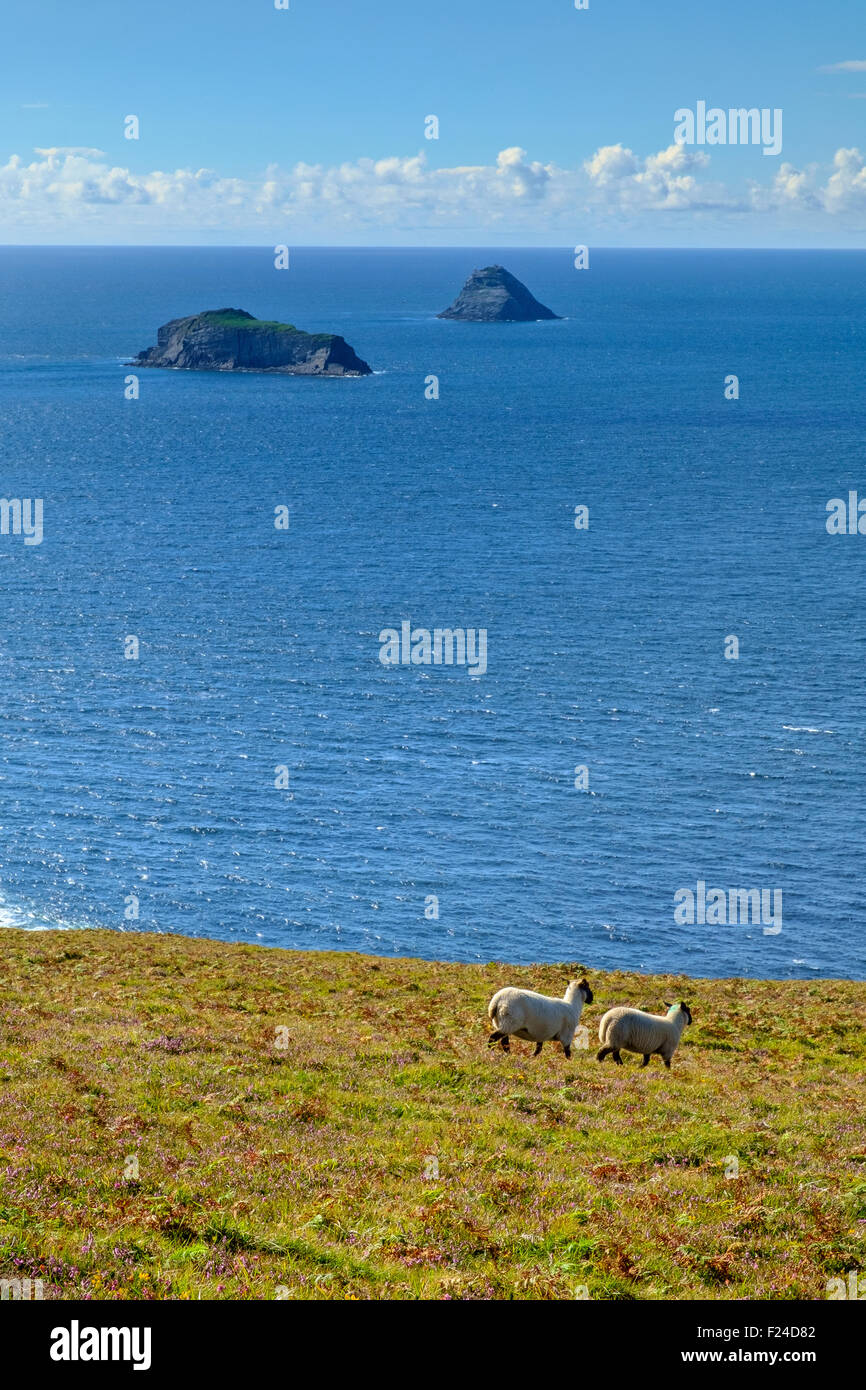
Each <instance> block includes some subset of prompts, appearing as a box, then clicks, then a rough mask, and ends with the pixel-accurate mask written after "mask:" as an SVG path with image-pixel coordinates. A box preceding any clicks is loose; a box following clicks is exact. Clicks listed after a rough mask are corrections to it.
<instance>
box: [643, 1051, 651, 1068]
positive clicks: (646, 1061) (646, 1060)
mask: <svg viewBox="0 0 866 1390" xmlns="http://www.w3.org/2000/svg"><path fill="white" fill-rule="evenodd" d="M651 1056H652V1053H651V1052H645V1053H644V1055H643V1061H642V1062H641V1066H642V1067H648V1066H649V1059H650V1057H651Z"/></svg>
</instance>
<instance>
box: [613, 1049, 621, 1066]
mask: <svg viewBox="0 0 866 1390" xmlns="http://www.w3.org/2000/svg"><path fill="white" fill-rule="evenodd" d="M613 1060H614V1061H615V1062H616V1064H617V1066H618V1067H621V1066H622V1058H621V1057H620V1055H619V1048H618V1047H615V1048H614V1049H613Z"/></svg>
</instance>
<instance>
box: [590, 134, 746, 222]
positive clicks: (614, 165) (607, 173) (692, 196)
mask: <svg viewBox="0 0 866 1390" xmlns="http://www.w3.org/2000/svg"><path fill="white" fill-rule="evenodd" d="M709 162H710V156H709V155H708V154H707V153H706V152H705V151H704V150H693V149H687V148H686V146H685V145H669V146H668V147H667V149H665V150H659V152H658V154H651V155H648V156H647V157H646V159H640V158H638V156H637V155H636V154H635V153H634V151H633V150H630V149H627V148H626V147H625V146H623V145H603V146H602V147H601V149H599V150H596V152H595V154H594V155H593V156H592V158H591V159H587V160H586V161H585V162H584V166H583V167H584V169H585V170H586V172H587V174H588V175H589V179H590V183H591V185H592V188H593V190H594V191H595V192H596V193H598V194H600V195H601V199H602V201H603V202H605V203H606V204H607V205H608V206H609V207H613V208H618V209H619V210H621V211H622V212H637V211H642V210H650V211H656V212H685V211H689V210H694V209H698V208H719V207H729V208H733V207H735V206H736V200H735V199H733V198H732V197H730V196H728V195H726V194H725V191H724V190H723V189H721V188H719V187H718V186H716V185H712V186H711V185H702V184H699V183H698V181H697V179H696V178H695V173H696V172H697V171H698V170H700V169H703V168H705V167H706V166H707V165H708V164H709Z"/></svg>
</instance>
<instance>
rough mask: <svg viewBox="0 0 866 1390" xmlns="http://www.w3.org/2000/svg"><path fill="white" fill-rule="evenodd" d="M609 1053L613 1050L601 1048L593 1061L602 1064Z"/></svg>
mask: <svg viewBox="0 0 866 1390" xmlns="http://www.w3.org/2000/svg"><path fill="white" fill-rule="evenodd" d="M609 1052H613V1048H612V1047H603V1048H601V1049H600V1051H599V1052H598V1053H597V1054H596V1058H595V1060H596V1061H597V1062H603V1061H604V1059H605V1057H606V1056H607V1054H608V1053H609Z"/></svg>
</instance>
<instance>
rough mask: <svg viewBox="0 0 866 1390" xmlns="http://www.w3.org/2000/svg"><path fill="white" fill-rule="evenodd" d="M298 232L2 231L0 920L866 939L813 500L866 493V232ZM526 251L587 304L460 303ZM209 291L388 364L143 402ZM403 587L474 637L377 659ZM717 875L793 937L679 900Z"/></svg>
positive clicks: (710, 947)
mask: <svg viewBox="0 0 866 1390" xmlns="http://www.w3.org/2000/svg"><path fill="white" fill-rule="evenodd" d="M273 259H274V257H273V250H272V249H271V248H262V249H255V248H245V249H195V248H183V249H163V248H159V249H140V248H123V249H109V248H84V249H82V248H74V249H72V248H27V249H19V248H4V249H2V250H0V296H2V298H0V302H2V314H0V420H2V429H0V440H2V456H3V466H2V492H3V495H4V496H5V497H6V498H7V499H12V498H31V499H32V498H42V499H43V506H44V523H43V525H44V536H43V540H42V542H41V544H33V545H28V544H26V543H25V538H24V536H23V535H15V534H11V533H10V534H6V535H0V592H2V605H3V613H2V624H0V827H2V828H0V856H2V863H0V921H2V923H4V924H5V925H9V926H23V927H32V928H64V927H85V926H101V927H109V928H116V929H117V930H125V931H134V930H142V931H158V932H166V933H184V934H188V935H198V936H207V937H215V938H219V939H221V940H227V941H247V942H257V943H260V944H265V945H270V946H286V947H300V948H314V949H331V948H337V949H345V950H360V951H365V952H375V953H378V954H385V955H412V956H421V957H425V958H428V959H448V960H464V961H475V960H480V961H487V960H491V959H497V960H506V961H513V962H533V961H558V960H562V961H581V962H583V963H584V964H585V965H586V966H587V967H588V968H590V969H592V968H602V967H604V968H609V967H618V968H622V969H629V970H641V971H676V972H685V973H688V974H692V975H709V976H723V975H732V974H736V975H746V976H754V977H768V978H784V977H801V978H810V977H813V976H816V975H821V976H823V975H831V976H844V977H853V978H862V977H863V975H864V957H866V951H864V912H866V901H864V873H863V864H864V852H866V835H864V831H866V817H864V809H866V794H864V793H866V733H864V729H866V699H864V686H866V680H864V674H866V643H864V603H863V597H864V587H866V586H864V580H866V535H864V536H861V535H830V534H828V532H827V528H826V525H825V523H826V520H827V511H826V506H827V502H828V501H829V500H830V499H831V498H837V497H838V498H845V499H847V496H848V492H849V490H859V493H860V495H862V496H863V497H864V498H866V460H864V450H863V440H864V422H866V253H859V252H851V253H847V252H767V251H762V252H747V251H731V252H720V251H608V252H604V251H593V252H592V253H591V265H590V268H589V269H588V270H583V271H577V270H575V268H574V265H573V253H572V252H571V251H569V250H566V249H563V250H543V251H542V250H520V249H511V250H508V251H507V252H503V251H501V250H500V251H496V250H490V249H484V248H479V249H474V250H418V249H413V250H408V249H406V250H321V249H319V250H316V249H309V250H304V249H303V248H301V249H297V250H295V249H293V250H292V254H291V265H290V269H289V270H287V271H277V270H275V268H274V264H273ZM500 261H501V262H504V264H505V265H506V266H507V267H508V269H509V270H511V271H512V272H513V273H514V274H515V275H517V276H518V277H519V278H520V279H521V280H524V281H525V282H526V283H527V285H528V286H529V288H530V289H531V290H532V292H533V293H534V294H535V295H536V296H537V297H538V298H539V299H540V300H541V301H542V302H543V303H544V304H547V305H549V306H550V307H551V308H553V309H554V310H555V311H556V312H557V313H559V314H561V315H563V318H562V321H560V322H546V323H544V322H543V323H530V324H506V325H476V324H463V323H452V322H444V321H440V320H437V318H436V317H435V315H436V313H437V312H438V311H439V310H441V309H443V308H445V307H446V306H447V305H448V304H449V303H450V302H451V300H452V299H453V298H454V297H455V295H456V294H457V292H458V290H459V288H460V286H461V284H462V283H463V280H464V279H465V278H466V276H467V275H468V274H469V272H470V271H471V270H472V269H473V268H474V267H475V266H482V265H486V264H489V263H491V262H500ZM224 306H231V307H238V308H243V309H246V310H249V311H250V312H251V313H253V314H256V315H257V316H259V317H262V318H276V319H282V320H288V321H290V322H293V323H296V324H298V325H299V326H300V327H302V328H306V329H310V330H316V331H333V332H337V333H341V334H343V336H344V337H345V338H346V339H347V340H348V341H349V342H350V343H351V344H352V346H353V347H354V348H355V349H356V351H357V352H358V353H359V354H360V356H361V357H363V358H365V359H366V360H367V361H368V362H369V363H370V364H371V366H372V367H373V368H374V371H375V375H373V376H371V377H368V378H364V379H355V380H336V379H335V380H310V379H303V378H280V377H275V376H268V375H256V374H243V375H240V374H239V375H233V374H210V373H190V372H164V371H142V372H141V373H140V396H139V399H137V400H128V399H126V398H125V394H124V381H125V377H126V376H127V375H128V373H129V370H130V369H129V368H128V367H127V366H125V363H126V362H128V360H129V358H130V357H131V356H132V355H133V354H135V353H136V352H138V351H139V350H140V349H142V348H144V347H146V346H148V345H150V344H152V343H154V342H155V341H156V330H157V327H158V326H159V325H160V324H162V323H165V322H166V321H167V320H168V319H171V318H175V317H179V316H181V315H185V314H189V313H195V312H199V311H201V310H203V309H207V308H221V307H224ZM731 374H735V375H736V376H737V377H738V378H739V399H738V400H728V399H726V398H725V378H726V377H727V376H729V375H731ZM431 375H435V376H436V377H438V380H439V398H438V399H427V395H428V394H429V393H430V388H429V386H428V385H427V381H428V378H429V377H430V376H431ZM280 506H285V507H288V509H289V527H288V530H279V529H277V528H276V527H275V525H274V519H275V508H277V507H280ZM577 506H585V507H587V508H588V509H589V526H588V529H585V530H578V529H576V528H575V524H574V522H575V507H577ZM405 620H408V621H410V622H411V624H412V627H413V628H429V629H432V628H435V627H447V628H467V629H468V628H473V629H476V630H478V629H485V630H486V631H487V634H488V637H487V641H488V657H487V671H486V673H485V674H483V675H478V676H473V675H471V674H470V673H469V672H468V670H467V669H466V668H465V667H459V666H450V667H446V666H426V665H416V666H412V665H410V666H396V667H386V666H384V665H383V664H382V663H381V662H380V660H379V653H380V642H379V634H380V632H381V631H382V630H383V629H386V628H399V627H400V624H401V622H403V621H405ZM130 636H134V637H136V638H137V639H138V643H139V654H138V659H137V660H135V659H127V657H126V656H125V651H126V650H127V649H128V644H127V642H126V639H127V638H128V637H130ZM732 636H735V637H736V638H737V639H738V642H739V657H738V659H726V656H725V649H726V639H729V638H730V637H732ZM728 645H729V648H730V644H728ZM280 768H284V769H285V772H284V773H282V774H280V773H279V772H278V769H280ZM577 768H585V769H586V772H585V773H584V774H576V771H575V770H576V769H577ZM286 781H287V785H286V786H283V785H282V783H283V782H286ZM576 781H577V782H578V783H580V784H581V785H579V786H576V785H575V782H576ZM275 783H280V785H279V786H278V785H275ZM583 783H585V784H586V785H585V786H584V785H582V784H583ZM698 883H702V884H705V885H706V892H707V893H708V894H709V892H710V891H711V890H712V889H722V890H725V892H728V891H729V890H731V889H736V890H739V889H742V890H761V889H764V890H771V892H775V891H776V890H780V891H781V893H782V904H783V911H782V920H781V928H782V929H781V931H777V930H775V929H772V930H769V931H767V930H765V924H762V923H761V922H757V923H755V922H753V921H749V922H737V923H735V924H731V923H727V922H726V923H725V924H724V925H721V924H719V923H717V922H716V923H713V924H709V923H707V922H700V921H697V920H696V921H694V922H693V923H689V922H685V923H682V922H677V921H675V916H674V905H675V895H676V894H677V893H678V892H679V890H685V889H691V890H692V891H693V892H695V893H696V892H697V885H698ZM136 911H137V913H138V915H137V916H136V915H135V913H136Z"/></svg>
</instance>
